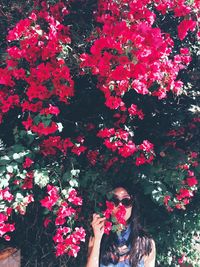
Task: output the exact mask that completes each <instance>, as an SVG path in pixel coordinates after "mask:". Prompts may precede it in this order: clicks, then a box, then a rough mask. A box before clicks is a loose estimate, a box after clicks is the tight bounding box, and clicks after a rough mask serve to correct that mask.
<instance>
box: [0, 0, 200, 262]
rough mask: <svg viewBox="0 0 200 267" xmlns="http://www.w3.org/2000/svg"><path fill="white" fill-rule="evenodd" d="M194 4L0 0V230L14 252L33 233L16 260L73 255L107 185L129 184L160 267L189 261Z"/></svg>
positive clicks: (81, 258)
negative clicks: (20, 1)
mask: <svg viewBox="0 0 200 267" xmlns="http://www.w3.org/2000/svg"><path fill="white" fill-rule="evenodd" d="M199 9H200V3H199V1H198V0H194V1H184V0H170V1H159V0H156V1H151V0H142V1H141V0H140V1H139V0H135V1H128V0H124V1H110V0H109V1H105V0H104V1H101V0H99V1H89V0H88V1H81V0H79V1H78V0H69V1H62V0H59V1H56V0H55V1H50V0H46V1H39V0H38V1H28V2H27V3H26V5H23V4H21V5H20V4H18V3H17V2H16V3H15V2H13V4H9V5H8V4H7V3H6V2H5V3H4V1H3V2H2V4H1V11H2V12H1V13H2V15H1V16H2V19H3V21H5V25H6V27H5V26H4V27H3V24H1V27H2V28H3V38H2V46H1V47H2V51H3V53H2V55H1V58H2V65H1V68H0V74H1V75H0V84H1V87H0V123H1V124H0V138H1V143H0V145H1V147H0V148H1V150H0V200H1V205H0V207H1V210H0V218H1V220H0V236H1V238H2V240H3V243H4V245H5V244H7V245H13V244H14V245H16V246H18V247H20V248H21V249H22V258H23V260H24V259H25V256H26V255H27V253H30V252H29V250H28V247H30V246H32V250H33V247H34V245H33V244H35V247H34V248H35V250H34V251H35V252H34V253H31V254H32V257H30V256H29V261H28V262H27V263H26V266H32V265H33V266H35V264H36V263H37V264H39V265H38V266H40V264H41V266H42V264H43V261H44V260H45V259H46V260H47V261H46V263H45V264H46V265H48V264H49V265H48V266H55V264H60V266H61V265H62V264H65V265H66V266H77V265H78V266H84V264H85V261H86V257H85V255H86V250H87V241H88V237H89V235H90V234H91V228H90V220H91V216H92V213H93V212H94V211H95V212H100V213H101V212H102V210H103V207H104V208H107V209H106V210H104V214H107V215H108V217H107V218H108V219H109V218H110V215H111V213H112V202H111V203H110V202H106V200H105V193H106V192H108V191H109V190H110V189H111V188H112V186H114V184H117V183H122V184H123V183H124V184H129V185H130V186H131V187H133V189H134V192H135V194H137V195H138V198H139V200H140V203H141V214H142V215H141V218H142V221H143V223H144V224H145V225H146V227H147V228H148V230H149V231H150V233H151V234H152V236H153V238H154V239H155V241H156V244H157V247H158V249H157V266H179V265H180V264H181V263H192V264H193V265H194V266H199V265H198V264H199V258H198V253H196V250H195V240H197V239H198V237H199V232H200V229H199V227H200V225H199V205H198V203H199V196H200V195H199V192H198V188H199V173H200V168H199V166H200V165H199V153H200V144H199V139H198V136H199V129H200V127H199V124H200V116H199V111H200V110H199V105H198V103H199V76H198V74H199V56H200V55H199V39H200V32H199V20H200V18H199ZM14 14H16V15H18V19H16V17H17V16H14ZM122 213H123V212H120V214H118V215H120V216H118V218H117V219H116V220H115V219H114V221H112V222H111V221H109V220H108V221H107V228H106V229H107V231H106V233H107V234H109V231H110V230H113V229H114V228H115V226H116V225H115V224H116V223H117V222H119V223H120V224H123V218H122V217H123V216H122ZM112 223H113V226H112ZM116 227H117V226H116ZM22 235H23V238H24V239H23V242H21V241H20V240H19V239H20V238H19V236H21V237H22ZM21 239H22V238H21ZM24 240H25V241H24ZM41 248H42V250H41ZM39 251H40V252H39ZM41 251H42V252H41ZM23 253H24V254H23ZM54 255H55V256H54ZM47 258H48V259H47ZM50 264H54V265H50ZM195 264H196V265H195ZM24 265H25V263H24ZM62 266H63V265H62Z"/></svg>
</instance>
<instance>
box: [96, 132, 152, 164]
mask: <svg viewBox="0 0 200 267" xmlns="http://www.w3.org/2000/svg"><path fill="white" fill-rule="evenodd" d="M132 135H133V134H132V132H130V131H127V130H123V129H121V128H120V129H117V130H115V129H114V128H104V129H102V130H100V131H99V132H98V134H97V136H98V137H100V138H104V139H105V140H104V145H105V146H106V147H107V148H108V149H110V150H111V151H112V152H117V153H118V155H120V156H121V157H123V158H127V157H131V156H133V155H135V154H137V156H136V161H135V164H136V166H140V165H142V164H145V163H150V162H152V160H153V159H154V146H153V144H152V143H150V142H149V141H148V140H144V141H143V143H142V144H140V145H136V144H135V143H134V142H133V141H132ZM136 152H137V153H136Z"/></svg>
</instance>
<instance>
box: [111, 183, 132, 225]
mask: <svg viewBox="0 0 200 267" xmlns="http://www.w3.org/2000/svg"><path fill="white" fill-rule="evenodd" d="M113 193H114V197H116V198H117V199H119V200H122V199H127V198H128V199H131V196H130V195H129V193H128V192H127V191H126V189H124V188H123V187H117V188H115V189H114V191H113ZM120 205H122V204H121V203H120V204H119V206H120ZM132 208H133V206H132V205H130V206H129V207H125V209H126V214H125V216H124V219H125V221H126V222H127V221H128V219H129V218H130V217H131V213H132ZM117 210H118V206H117V207H115V208H114V213H116V212H117Z"/></svg>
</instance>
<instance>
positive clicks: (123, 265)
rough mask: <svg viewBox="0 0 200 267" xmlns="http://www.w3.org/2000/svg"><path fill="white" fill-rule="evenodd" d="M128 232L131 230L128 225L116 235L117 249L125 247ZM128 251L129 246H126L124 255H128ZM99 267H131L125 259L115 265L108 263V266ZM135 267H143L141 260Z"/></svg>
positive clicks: (101, 266) (101, 265)
mask: <svg viewBox="0 0 200 267" xmlns="http://www.w3.org/2000/svg"><path fill="white" fill-rule="evenodd" d="M130 232H131V229H130V225H129V226H128V227H127V229H126V230H124V231H122V232H121V233H120V234H118V246H119V247H123V246H125V245H126V242H127V240H128V238H129V235H130ZM128 251H130V246H128V248H127V250H126V253H128ZM123 255H124V254H123ZM99 267H131V266H130V263H129V260H128V259H126V260H124V261H120V262H118V263H116V264H113V263H109V264H108V265H103V264H100V266H99ZM137 267H144V260H143V259H142V260H141V261H140V262H139V264H138V266H137Z"/></svg>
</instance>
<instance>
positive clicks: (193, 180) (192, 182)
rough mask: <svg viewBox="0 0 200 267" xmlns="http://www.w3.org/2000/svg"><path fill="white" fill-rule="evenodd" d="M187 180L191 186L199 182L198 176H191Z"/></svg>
mask: <svg viewBox="0 0 200 267" xmlns="http://www.w3.org/2000/svg"><path fill="white" fill-rule="evenodd" d="M186 182H187V184H188V185H189V186H191V187H192V186H194V185H197V184H198V181H197V179H196V177H189V178H187V179H186Z"/></svg>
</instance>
